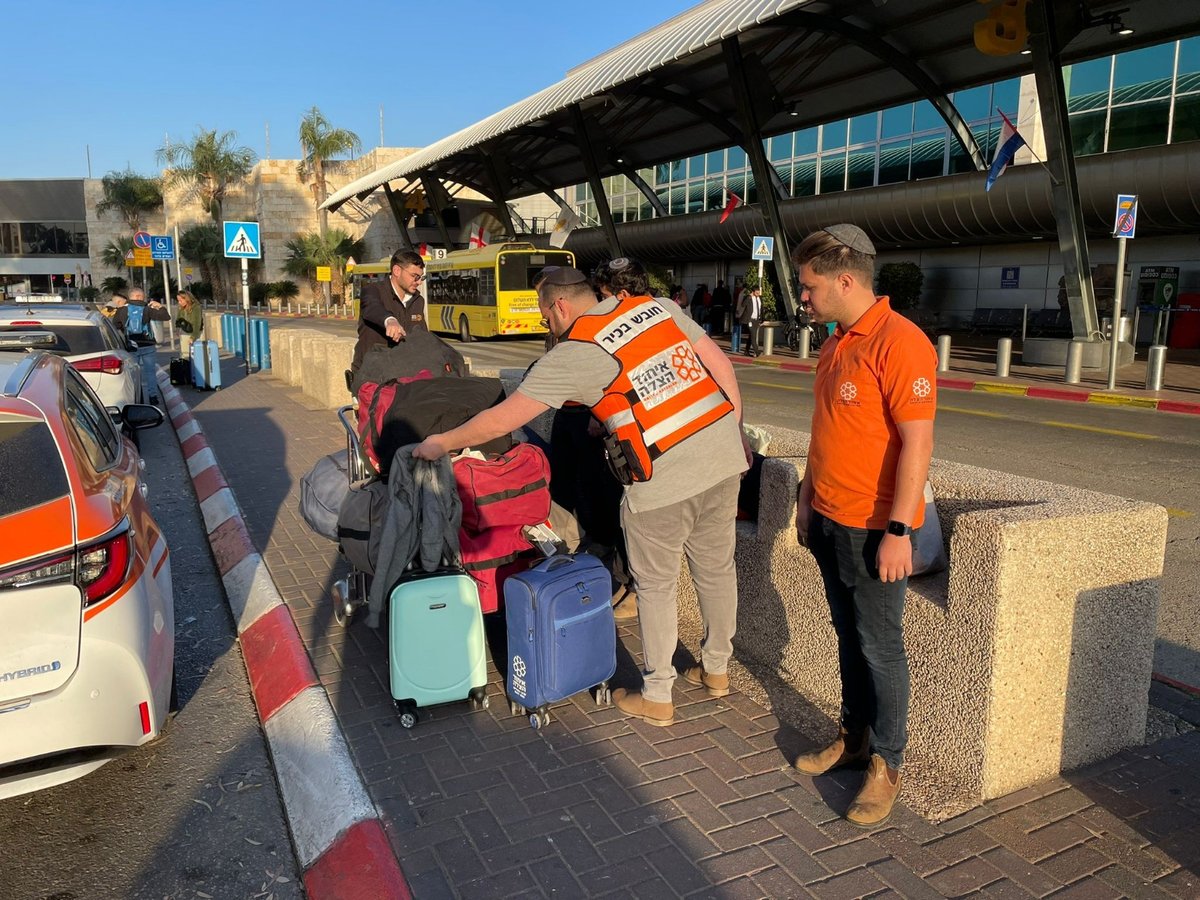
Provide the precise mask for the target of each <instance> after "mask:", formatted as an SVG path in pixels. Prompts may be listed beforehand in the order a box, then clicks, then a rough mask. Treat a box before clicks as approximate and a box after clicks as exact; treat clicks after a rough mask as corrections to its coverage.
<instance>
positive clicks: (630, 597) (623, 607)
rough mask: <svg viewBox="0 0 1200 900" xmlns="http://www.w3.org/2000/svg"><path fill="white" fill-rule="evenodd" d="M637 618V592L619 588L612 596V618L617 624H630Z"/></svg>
mask: <svg viewBox="0 0 1200 900" xmlns="http://www.w3.org/2000/svg"><path fill="white" fill-rule="evenodd" d="M637 617H638V607H637V591H631V590H630V589H629V588H625V587H623V588H621V589H620V590H619V591H618V592H617V593H616V594H613V618H614V619H616V620H617V621H618V622H630V621H633V620H634V619H636V618H637Z"/></svg>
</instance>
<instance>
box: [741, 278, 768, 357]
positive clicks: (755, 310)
mask: <svg viewBox="0 0 1200 900" xmlns="http://www.w3.org/2000/svg"><path fill="white" fill-rule="evenodd" d="M737 320H738V324H739V325H741V326H742V331H743V333H744V334H746V336H747V337H746V352H747V353H748V354H749V355H750V356H758V355H759V350H758V323H759V322H760V321H761V320H762V288H761V287H759V286H758V285H757V284H756V285H755V286H754V287H753V288H751V289H750V290H749V291H742V293H741V295H740V296H739V297H738V302H737Z"/></svg>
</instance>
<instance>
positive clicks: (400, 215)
mask: <svg viewBox="0 0 1200 900" xmlns="http://www.w3.org/2000/svg"><path fill="white" fill-rule="evenodd" d="M383 194H384V196H385V197H387V202H388V206H389V207H390V208H391V210H392V218H394V219H395V220H396V225H397V226H398V227H399V229H400V243H401V244H403V245H404V249H405V250H412V249H413V243H412V241H411V240H410V239H409V237H408V220H409V219H411V218H412V210H411V209H408V208H407V207H406V206H405V205H404V204H403V203H401V202H400V195H399V194H397V193H396V192H395V191H394V190H392V186H391V185H390V184H388V183H387V182H386V181H385V182H384V183H383Z"/></svg>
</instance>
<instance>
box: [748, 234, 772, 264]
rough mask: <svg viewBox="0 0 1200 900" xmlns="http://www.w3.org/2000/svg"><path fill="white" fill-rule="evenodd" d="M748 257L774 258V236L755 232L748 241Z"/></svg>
mask: <svg viewBox="0 0 1200 900" xmlns="http://www.w3.org/2000/svg"><path fill="white" fill-rule="evenodd" d="M750 258H751V259H765V260H768V261H769V260H772V259H774V258H775V238H773V237H766V236H765V235H761V234H756V235H755V236H754V240H753V241H751V242H750Z"/></svg>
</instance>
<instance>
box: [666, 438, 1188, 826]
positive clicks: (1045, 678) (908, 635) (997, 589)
mask: <svg viewBox="0 0 1200 900" xmlns="http://www.w3.org/2000/svg"><path fill="white" fill-rule="evenodd" d="M768 430H770V431H771V432H772V434H773V441H772V445H771V448H770V450H769V452H770V453H771V454H772V455H775V454H776V453H778V452H787V451H792V450H795V449H797V448H806V446H807V436H805V435H802V434H800V433H798V432H789V430H788V429H779V428H775V427H772V428H770V429H768ZM804 465H805V460H804V459H803V458H798V457H791V458H773V459H768V460H767V461H766V463H765V464H764V466H763V479H762V488H761V495H760V496H761V501H760V502H761V508H760V515H759V521H758V522H757V523H746V522H743V523H739V525H738V539H737V550H736V564H737V570H738V582H739V584H738V596H739V611H738V634H737V637H736V639H735V647H736V654H735V659H736V660H737V661H738V662H740V663H741V664H742V665H744V666H745V667H746V669H747V670H748V671H749V673H750V674H751V676H752V677H753V679H754V680H755V681H757V683H758V688H757V690H758V691H759V693H760V695H761V699H763V700H764V702H766V703H768V704H769V705H770V706H771V708H772V710H773V711H774V712H775V714H776V715H777V716H779V717H780V718H781V719H782V720H784V721H786V722H789V724H792V725H794V726H797V725H798V724H799V725H803V726H804V727H800V730H801V731H805V732H806V733H807V734H808V736H809V737H810V738H811V739H812V740H813V741H814V742H816V741H820V740H824V739H825V738H826V737H827V735H825V734H821V733H820V728H821V726H820V725H818V726H817V727H816V729H814V727H813V722H814V721H816V720H817V717H814V714H813V713H814V707H815V708H816V709H817V710H820V711H823V712H824V713H825V715H826V716H828V717H830V718H831V719H833V720H834V721H836V715H837V710H838V707H839V705H840V690H839V676H838V669H837V650H836V642H835V637H834V633H833V628H832V626H831V625H830V622H829V608H828V604H827V602H826V600H825V593H824V587H823V584H822V581H821V576H820V573H819V571H818V569H817V566H816V564H815V562H814V561H813V559H812V555H811V554H810V553H809V552H808V551H807V550H806V549H805V548H803V547H801V546H800V545H799V543H798V541H797V540H796V531H795V497H796V489H797V486H798V484H799V480H800V478H801V476H802V475H803V470H804ZM930 481H931V482H932V484H933V487H934V491H935V494H936V495H937V498H938V499H937V506H938V510H939V517H940V519H941V524H942V529H943V533H944V535H945V538H946V540H947V542H948V544H949V559H950V568H949V570H948V572H943V573H939V574H936V575H931V576H927V577H921V578H914V579H912V580H911V581H910V584H909V592H908V597H907V605H906V610H905V615H904V628H905V644H906V647H907V649H908V656H909V665H910V670H911V674H912V702H911V707H910V713H909V747H908V755H907V760H906V763H905V772H906V781H905V784H906V787H905V792H904V798H905V800H906V802H908V803H909V804H910V805H911V806H912V807H913V808H914V809H916V810H917V811H919V812H921V813H922V814H924V815H926V816H929V817H931V818H935V819H943V818H948V817H950V816H953V815H956V814H957V813H959V812H962V811H963V810H965V809H968V808H970V807H972V806H975V805H977V804H978V803H981V802H982V801H984V800H988V799H991V798H994V797H999V796H1002V795H1004V794H1006V793H1009V792H1011V791H1014V790H1017V789H1019V788H1022V787H1025V786H1028V785H1031V784H1034V783H1035V782H1037V781H1040V780H1043V779H1045V778H1048V777H1051V776H1054V775H1056V774H1058V773H1059V772H1061V771H1065V770H1069V769H1072V768H1076V767H1078V766H1081V765H1084V764H1087V763H1089V762H1092V761H1095V760H1098V759H1102V758H1104V757H1107V756H1110V755H1112V754H1114V753H1116V752H1117V751H1119V750H1121V749H1123V748H1125V747H1129V746H1131V745H1135V744H1138V743H1140V742H1141V741H1142V740H1143V739H1144V734H1145V723H1146V712H1147V703H1148V692H1149V685H1150V675H1151V667H1152V662H1153V653H1154V639H1155V631H1156V624H1157V611H1158V602H1159V592H1160V580H1161V575H1162V563H1163V554H1164V551H1165V545H1166V525H1167V517H1166V511H1165V510H1164V509H1163V508H1162V507H1159V506H1155V505H1153V504H1149V503H1139V502H1133V501H1129V500H1124V499H1121V498H1117V497H1111V496H1107V495H1103V494H1097V493H1094V492H1091V491H1083V490H1078V489H1075V488H1069V487H1064V486H1061V485H1054V484H1050V483H1047V482H1041V481H1034V480H1032V479H1026V478H1019V477H1017V476H1013V475H1007V474H1004V473H1000V472H992V471H987V470H984V469H979V468H975V467H972V466H964V465H958V464H954V463H948V462H942V461H935V463H934V465H933V467H932V469H931V473H930ZM680 585H681V587H680V629H681V635H687V636H688V638H689V640H690V641H691V642H694V641H695V640H696V639H697V638H698V636H699V634H700V631H701V623H700V619H699V611H698V607H697V605H696V599H695V591H694V588H693V586H692V584H691V581H690V578H689V577H688V574H687V571H686V567H685V568H684V570H683V572H682V576H681V579H680ZM823 727H824V728H827V729H828V731H829V732H830V733H831V732H832V730H833V725H832V723H830V722H828V721H827V722H826V724H825V725H824V726H823Z"/></svg>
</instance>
